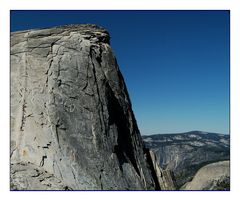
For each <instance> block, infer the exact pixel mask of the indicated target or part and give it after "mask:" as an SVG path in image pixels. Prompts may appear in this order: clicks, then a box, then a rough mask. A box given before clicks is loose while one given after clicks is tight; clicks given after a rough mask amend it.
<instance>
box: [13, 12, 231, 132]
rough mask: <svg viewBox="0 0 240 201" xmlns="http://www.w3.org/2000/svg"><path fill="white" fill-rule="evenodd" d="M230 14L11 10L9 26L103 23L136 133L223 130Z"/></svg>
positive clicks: (226, 115)
mask: <svg viewBox="0 0 240 201" xmlns="http://www.w3.org/2000/svg"><path fill="white" fill-rule="evenodd" d="M229 20H230V13H229V11H11V31H17V30H24V29H32V28H43V27H51V26H55V25H63V24H74V23H93V24H97V25H100V26H103V27H104V28H106V29H107V30H108V31H109V33H110V35H111V46H112V48H113V50H114V52H115V55H116V57H117V60H118V64H119V66H120V69H121V71H122V73H123V76H124V78H125V82H126V84H127V88H128V91H129V94H130V98H131V101H132V105H133V110H134V113H135V116H136V119H137V122H138V126H139V128H140V131H141V133H142V134H157V133H175V132H185V131H190V130H201V131H209V132H218V133H225V134H228V133H229V90H230V89H229V79H230V77H229V76H230V66H229V65H230V60H229V59H230V58H229V57H230V56H229V54H230V47H229V45H230V38H229V35H230V33H229V31H230V30H229V24H230V23H229Z"/></svg>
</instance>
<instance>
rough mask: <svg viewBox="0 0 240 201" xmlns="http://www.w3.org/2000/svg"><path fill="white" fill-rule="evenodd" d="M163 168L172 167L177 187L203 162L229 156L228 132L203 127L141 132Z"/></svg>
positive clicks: (219, 159)
mask: <svg viewBox="0 0 240 201" xmlns="http://www.w3.org/2000/svg"><path fill="white" fill-rule="evenodd" d="M142 137H143V140H144V142H145V145H146V146H147V148H149V149H151V150H152V151H153V152H154V153H155V154H156V155H157V157H158V160H159V161H160V166H161V167H162V168H163V169H169V170H171V171H173V173H174V175H175V179H176V183H177V186H178V187H181V186H182V185H183V184H184V183H186V182H188V181H190V180H191V179H192V177H193V176H194V174H195V173H196V172H197V170H198V169H199V168H201V167H203V166H204V165H206V164H209V163H212V162H217V161H222V160H229V159H230V136H229V135H226V134H219V133H210V132H203V131H190V132H186V133H174V134H155V135H148V136H142Z"/></svg>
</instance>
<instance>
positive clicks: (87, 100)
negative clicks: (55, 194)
mask: <svg viewBox="0 0 240 201" xmlns="http://www.w3.org/2000/svg"><path fill="white" fill-rule="evenodd" d="M109 39H110V37H109V34H108V33H107V31H106V30H104V29H102V28H100V27H97V26H95V25H69V26H62V27H54V28H51V29H41V30H28V31H21V32H15V33H11V164H12V166H11V167H12V168H13V167H15V171H14V172H13V173H12V174H18V178H19V177H21V174H19V173H18V172H19V171H18V168H17V167H18V166H19V164H22V163H23V164H26V165H25V169H26V167H28V165H29V168H30V169H32V167H33V166H34V167H35V166H36V167H39V168H41V169H43V170H45V171H47V173H48V174H51V175H54V178H57V179H59V180H60V181H61V182H62V183H64V185H63V186H67V188H69V189H81V190H84V189H89V190H92V189H99V190H100V189H106V190H111V189H122V190H125V189H131V190H135V189H145V190H146V189H149V190H154V189H155V188H156V184H155V183H154V179H153V177H152V175H151V170H150V169H149V165H148V163H147V160H146V156H145V153H144V151H143V150H144V149H143V147H144V146H143V143H142V140H141V136H140V134H139V130H138V127H137V124H136V120H135V117H134V114H133V112H132V108H131V102H130V99H129V96H128V92H127V89H126V86H125V83H124V80H123V77H122V75H121V73H120V71H119V68H118V65H117V62H116V59H115V57H114V55H113V52H112V49H111V47H110V45H109ZM20 169H21V168H20ZM22 173H23V174H22V177H24V176H26V175H24V171H22ZM19 175H20V176H19ZM20 180H21V179H20ZM20 180H19V181H20ZM13 181H14V180H13ZM28 181H29V182H30V184H29V185H31V182H36V181H35V180H34V181H32V180H28ZM12 186H14V188H13V189H17V188H18V187H17V186H16V185H14V184H13V185H12ZM35 186H36V189H39V188H41V187H39V185H37V184H36V185H35ZM53 186H55V187H52V188H50V189H59V188H58V187H57V186H56V185H53ZM48 189H49V188H48ZM60 189H61V188H60Z"/></svg>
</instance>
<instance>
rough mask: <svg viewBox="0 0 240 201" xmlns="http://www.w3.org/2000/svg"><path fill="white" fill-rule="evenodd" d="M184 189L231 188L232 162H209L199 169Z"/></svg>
mask: <svg viewBox="0 0 240 201" xmlns="http://www.w3.org/2000/svg"><path fill="white" fill-rule="evenodd" d="M181 189H182V190H221V191H222V190H230V162H229V161H221V162H216V163H211V164H208V165H206V166H204V167H202V168H201V169H200V170H198V171H197V173H196V175H195V176H194V177H193V179H192V181H190V182H187V183H186V184H185V185H184V186H183V187H182V188H181Z"/></svg>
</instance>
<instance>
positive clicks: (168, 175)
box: [149, 150, 176, 190]
mask: <svg viewBox="0 0 240 201" xmlns="http://www.w3.org/2000/svg"><path fill="white" fill-rule="evenodd" d="M149 159H151V160H150V162H149V163H150V164H151V165H152V167H153V168H152V169H153V170H154V171H155V174H156V178H157V181H158V182H156V183H158V184H159V187H160V189H161V190H176V188H175V181H174V180H173V176H172V172H171V171H170V170H163V169H161V168H160V166H159V161H158V159H157V156H156V154H155V153H154V152H152V151H151V150H149Z"/></svg>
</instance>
